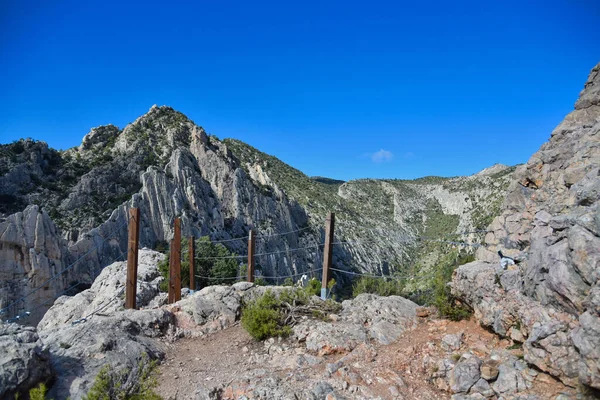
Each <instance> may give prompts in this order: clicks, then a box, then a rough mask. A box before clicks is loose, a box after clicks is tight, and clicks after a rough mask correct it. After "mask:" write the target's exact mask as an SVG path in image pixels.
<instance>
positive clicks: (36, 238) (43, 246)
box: [0, 206, 82, 322]
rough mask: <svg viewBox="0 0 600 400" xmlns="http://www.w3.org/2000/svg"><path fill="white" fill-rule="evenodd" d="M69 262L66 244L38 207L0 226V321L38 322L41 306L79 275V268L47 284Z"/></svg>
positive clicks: (11, 218)
mask: <svg viewBox="0 0 600 400" xmlns="http://www.w3.org/2000/svg"><path fill="white" fill-rule="evenodd" d="M69 260H70V255H69V253H68V251H67V246H66V243H65V242H64V240H62V239H61V238H60V236H59V235H58V231H57V229H56V227H55V226H54V223H53V222H52V220H51V219H50V217H48V215H47V214H46V212H45V211H43V210H41V209H40V208H39V207H38V206H28V207H27V208H26V209H25V210H24V211H23V212H19V213H16V214H12V215H11V216H10V217H8V218H7V219H6V220H5V221H4V222H2V223H0V309H2V310H3V311H2V315H1V316H2V317H3V319H6V318H12V317H15V316H21V317H22V318H23V319H25V317H27V320H33V321H36V320H38V319H39V318H41V316H42V315H43V313H44V312H45V311H46V309H47V307H44V306H42V307H40V305H45V304H48V303H49V302H51V301H52V300H54V299H55V298H56V297H57V296H58V294H59V293H61V292H62V291H63V289H64V288H65V287H67V286H69V282H73V281H76V280H77V279H78V277H79V276H80V275H82V270H81V268H78V269H76V270H69V271H67V273H65V274H63V275H61V276H60V277H58V278H57V279H54V280H52V281H50V282H48V280H49V279H50V278H52V277H54V275H55V274H57V273H58V272H59V271H62V270H63V269H65V268H66V267H67V266H68V265H69ZM80 267H81V266H80ZM25 312H28V313H30V314H29V315H27V314H24V313H25ZM26 322H27V321H26Z"/></svg>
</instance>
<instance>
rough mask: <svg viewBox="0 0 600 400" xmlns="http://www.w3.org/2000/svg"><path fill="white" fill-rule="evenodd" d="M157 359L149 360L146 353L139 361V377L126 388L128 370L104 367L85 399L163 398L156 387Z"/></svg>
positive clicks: (135, 399) (126, 399)
mask: <svg viewBox="0 0 600 400" xmlns="http://www.w3.org/2000/svg"><path fill="white" fill-rule="evenodd" d="M155 368H156V361H150V362H148V355H147V354H144V355H143V356H142V359H141V360H140V362H139V363H138V371H139V379H138V380H137V381H135V382H134V383H133V385H132V386H131V387H128V388H125V387H124V384H125V383H126V382H127V371H124V370H122V371H119V372H115V371H113V370H112V369H111V367H110V365H105V366H104V367H102V369H101V370H100V372H99V373H98V375H97V376H96V379H95V380H94V384H93V385H92V387H91V388H90V391H89V392H88V394H87V395H86V396H84V400H161V399H162V397H160V396H159V395H158V394H157V393H156V392H154V389H155V388H156V386H158V382H157V380H156V377H155V376H154V374H153V373H154V370H155Z"/></svg>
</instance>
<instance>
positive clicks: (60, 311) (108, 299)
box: [37, 249, 164, 331]
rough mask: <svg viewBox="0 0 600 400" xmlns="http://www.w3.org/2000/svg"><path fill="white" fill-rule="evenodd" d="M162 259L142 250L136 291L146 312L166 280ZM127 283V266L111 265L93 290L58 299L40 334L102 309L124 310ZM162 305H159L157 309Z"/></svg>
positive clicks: (120, 263)
mask: <svg viewBox="0 0 600 400" xmlns="http://www.w3.org/2000/svg"><path fill="white" fill-rule="evenodd" d="M163 258H164V255H163V254H161V253H159V252H156V251H153V250H147V249H142V250H140V251H139V260H138V281H137V291H136V305H137V307H138V308H147V307H148V306H149V305H150V304H151V303H152V302H156V298H157V296H158V295H159V285H160V283H161V282H162V281H163V279H164V278H163V277H162V276H161V275H160V273H159V272H158V269H157V268H156V265H157V264H158V262H159V261H161V260H162V259H163ZM126 281H127V263H125V262H116V263H114V264H111V265H109V266H108V267H106V268H104V269H103V270H102V272H101V273H100V275H99V276H98V278H96V280H95V281H94V283H93V284H92V286H91V287H90V289H88V290H84V291H83V292H81V293H78V294H76V295H75V296H62V297H59V298H58V299H57V300H56V301H55V302H54V305H53V307H52V308H50V309H49V310H48V312H47V313H46V314H45V315H44V317H43V318H42V320H41V321H40V322H39V323H38V325H37V328H38V330H40V331H46V330H48V329H51V328H54V327H57V326H60V325H63V324H70V323H73V322H75V321H77V320H80V319H82V318H85V317H86V316H87V315H90V314H91V313H93V312H94V311H95V310H97V309H98V308H100V307H103V308H102V312H104V313H112V312H114V311H117V310H119V309H121V308H122V307H123V304H124V302H123V299H124V298H125V294H124V288H125V283H126ZM163 304H164V303H163ZM163 304H160V303H156V304H155V305H156V306H160V305H163Z"/></svg>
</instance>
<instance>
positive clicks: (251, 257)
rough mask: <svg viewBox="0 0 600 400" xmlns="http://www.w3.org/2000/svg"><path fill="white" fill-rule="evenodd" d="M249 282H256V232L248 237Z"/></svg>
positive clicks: (251, 232)
mask: <svg viewBox="0 0 600 400" xmlns="http://www.w3.org/2000/svg"><path fill="white" fill-rule="evenodd" d="M248 282H254V232H253V231H252V229H250V234H249V236H248Z"/></svg>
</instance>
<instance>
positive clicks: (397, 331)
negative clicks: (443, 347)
mask: <svg viewBox="0 0 600 400" xmlns="http://www.w3.org/2000/svg"><path fill="white" fill-rule="evenodd" d="M417 307H418V306H417V304H415V303H413V302H412V301H410V300H407V299H405V298H403V297H400V296H389V297H380V296H377V295H374V294H366V293H363V294H360V295H358V296H357V297H356V298H354V299H352V300H345V301H344V302H343V303H342V308H343V310H342V319H343V320H344V321H348V322H352V323H353V324H356V325H361V326H365V327H366V329H367V332H368V334H369V336H370V337H371V338H373V339H375V340H377V341H378V342H379V343H381V344H384V345H387V344H391V343H392V342H394V341H395V340H396V339H397V338H398V337H399V336H400V335H401V334H402V333H403V332H404V331H405V330H407V329H412V328H414V327H415V326H416V324H417V317H416V309H417Z"/></svg>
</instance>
